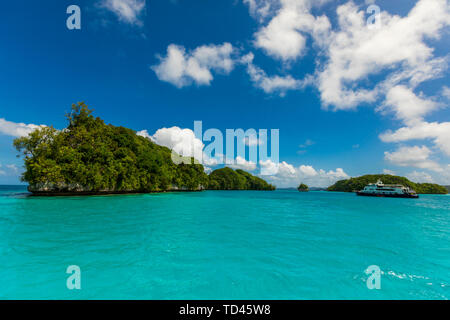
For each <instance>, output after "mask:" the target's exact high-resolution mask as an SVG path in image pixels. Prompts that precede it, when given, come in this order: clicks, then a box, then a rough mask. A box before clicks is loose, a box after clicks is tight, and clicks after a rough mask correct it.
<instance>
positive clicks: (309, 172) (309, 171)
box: [298, 165, 318, 177]
mask: <svg viewBox="0 0 450 320" xmlns="http://www.w3.org/2000/svg"><path fill="white" fill-rule="evenodd" d="M298 169H299V171H300V172H301V173H303V174H304V175H305V176H308V177H314V176H317V174H318V173H317V171H316V169H314V168H313V167H312V166H305V165H301V166H300V167H299V168H298Z"/></svg>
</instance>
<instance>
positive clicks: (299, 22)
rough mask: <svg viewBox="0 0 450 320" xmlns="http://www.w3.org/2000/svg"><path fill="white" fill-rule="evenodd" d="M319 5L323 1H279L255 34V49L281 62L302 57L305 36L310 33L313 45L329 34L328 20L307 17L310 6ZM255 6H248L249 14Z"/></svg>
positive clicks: (325, 18) (322, 17) (311, 16)
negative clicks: (272, 13) (269, 18)
mask: <svg viewBox="0 0 450 320" xmlns="http://www.w3.org/2000/svg"><path fill="white" fill-rule="evenodd" d="M251 2H253V3H255V1H251ZM321 2H324V1H310V0H280V1H279V7H280V8H279V9H278V11H277V12H276V15H275V16H274V17H273V18H272V19H271V20H270V22H269V23H268V24H267V25H266V26H264V27H262V28H261V29H260V30H259V31H258V32H257V33H256V34H255V41H254V44H255V46H256V47H257V48H261V49H263V50H264V51H265V52H266V53H267V54H269V55H270V56H273V57H275V58H277V59H280V60H282V61H290V60H295V59H296V58H298V57H300V56H301V55H303V53H304V51H305V47H306V34H305V33H309V34H311V36H313V37H314V38H315V39H316V41H317V42H321V41H323V40H324V38H325V37H327V36H328V34H329V30H330V27H331V25H330V22H329V20H328V18H327V17H326V16H321V17H314V16H313V15H311V14H310V9H311V7H312V5H313V4H315V5H320V3H321ZM266 3H267V1H266ZM255 7H256V6H255V5H253V6H252V5H250V11H252V8H255ZM262 8H266V6H264V7H262ZM253 11H255V9H253ZM267 11H268V10H265V11H263V12H267Z"/></svg>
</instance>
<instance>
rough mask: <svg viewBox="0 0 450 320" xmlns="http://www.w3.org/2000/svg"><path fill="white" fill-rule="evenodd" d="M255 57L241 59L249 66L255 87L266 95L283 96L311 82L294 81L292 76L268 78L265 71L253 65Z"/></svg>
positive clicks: (249, 56)
mask: <svg viewBox="0 0 450 320" xmlns="http://www.w3.org/2000/svg"><path fill="white" fill-rule="evenodd" d="M253 59H254V55H253V53H249V54H247V55H245V56H243V57H242V58H241V62H242V63H244V64H246V65H247V73H248V75H249V76H250V80H251V81H252V82H253V84H254V86H255V87H257V88H260V89H262V90H263V91H264V92H265V93H274V92H278V93H280V95H281V96H283V95H284V94H285V93H286V91H288V90H297V89H300V88H303V87H304V86H305V85H307V84H308V83H309V81H310V79H309V78H306V79H305V80H298V79H294V78H293V77H292V76H291V75H285V76H279V75H275V76H268V75H267V74H266V72H265V71H264V70H262V69H261V68H260V67H258V66H257V65H255V64H254V63H253Z"/></svg>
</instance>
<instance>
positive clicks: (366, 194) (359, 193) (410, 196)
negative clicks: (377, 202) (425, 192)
mask: <svg viewBox="0 0 450 320" xmlns="http://www.w3.org/2000/svg"><path fill="white" fill-rule="evenodd" d="M356 194H357V195H358V196H364V197H380V198H410V199H417V198H419V196H418V195H417V194H379V193H366V192H360V191H358V192H356Z"/></svg>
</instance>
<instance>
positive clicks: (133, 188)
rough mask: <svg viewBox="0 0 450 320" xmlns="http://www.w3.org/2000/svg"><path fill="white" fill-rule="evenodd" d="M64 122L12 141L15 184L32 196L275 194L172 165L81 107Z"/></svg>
mask: <svg viewBox="0 0 450 320" xmlns="http://www.w3.org/2000/svg"><path fill="white" fill-rule="evenodd" d="M66 117H67V120H68V126H67V128H65V129H63V130H57V129H55V128H53V127H41V128H38V129H36V130H34V131H33V132H31V133H30V134H29V135H28V136H25V137H21V138H17V139H15V140H14V146H15V147H16V149H17V150H18V151H19V152H20V153H21V154H22V155H23V156H24V162H25V172H24V173H23V175H22V177H21V179H22V181H24V182H28V183H29V186H28V190H29V191H30V192H32V193H34V194H38V195H90V194H115V193H150V192H165V191H201V190H205V189H211V190H274V189H275V187H274V186H272V185H270V184H268V183H267V182H266V181H264V180H263V179H261V178H258V177H255V176H253V175H251V174H250V173H248V172H245V171H243V170H236V171H234V170H233V169H231V168H222V169H217V170H215V171H213V172H212V173H211V174H210V175H209V176H208V175H207V174H206V173H205V170H204V167H203V165H201V164H199V163H198V162H197V161H194V158H184V159H185V160H187V162H188V164H185V163H181V164H178V165H176V164H175V163H174V162H173V161H172V158H171V154H172V151H171V150H170V149H169V148H167V147H163V146H160V145H157V144H156V143H153V142H152V141H150V139H147V138H144V137H141V136H138V135H137V134H136V132H135V131H133V130H131V129H128V128H124V127H116V126H113V125H110V124H108V125H107V124H105V123H104V121H103V120H102V119H100V118H98V117H97V118H95V117H94V116H93V115H92V110H90V109H89V108H88V107H87V105H86V104H84V103H78V104H74V105H72V110H71V112H70V113H69V114H67V115H66ZM189 163H190V164H189Z"/></svg>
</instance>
